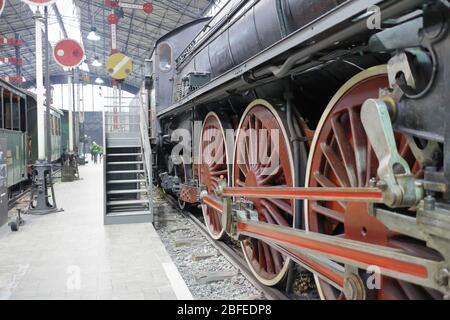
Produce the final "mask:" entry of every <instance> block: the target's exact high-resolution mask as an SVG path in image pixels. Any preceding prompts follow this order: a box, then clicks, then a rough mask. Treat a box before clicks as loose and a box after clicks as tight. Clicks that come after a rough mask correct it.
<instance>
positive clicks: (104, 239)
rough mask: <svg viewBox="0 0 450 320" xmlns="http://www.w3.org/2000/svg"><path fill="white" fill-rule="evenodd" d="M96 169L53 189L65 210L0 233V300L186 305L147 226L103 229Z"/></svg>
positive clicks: (180, 282) (181, 284)
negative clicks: (175, 302)
mask: <svg viewBox="0 0 450 320" xmlns="http://www.w3.org/2000/svg"><path fill="white" fill-rule="evenodd" d="M102 171H103V170H102V166H101V165H100V164H98V165H94V164H87V165H86V166H81V167H80V176H81V178H82V180H79V181H75V182H66V183H57V184H56V185H55V192H56V199H57V204H58V206H59V207H61V208H63V209H64V211H63V212H60V213H54V214H49V215H46V216H30V215H24V216H23V217H24V219H25V220H26V224H25V225H24V226H23V227H21V228H20V230H19V231H18V232H11V231H10V229H9V227H8V226H3V227H2V228H1V229H0V299H44V300H45V299H192V295H191V293H190V292H189V289H188V288H187V286H186V284H185V283H184V281H183V279H182V278H181V276H180V274H179V273H178V270H177V269H176V268H175V265H174V264H173V262H172V261H171V259H170V257H169V255H168V253H167V252H166V250H165V248H164V245H163V244H162V242H161V240H160V239H159V237H158V235H157V233H156V231H155V229H154V227H153V225H152V224H130V225H111V226H104V225H103V207H102V206H103V196H102V192H103V186H102V182H103V177H102Z"/></svg>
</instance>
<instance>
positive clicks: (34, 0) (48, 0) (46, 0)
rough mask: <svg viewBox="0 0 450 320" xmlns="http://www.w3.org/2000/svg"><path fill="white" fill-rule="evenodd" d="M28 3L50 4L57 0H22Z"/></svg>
mask: <svg viewBox="0 0 450 320" xmlns="http://www.w3.org/2000/svg"><path fill="white" fill-rule="evenodd" d="M22 1H23V2H26V3H28V4H33V5H35V6H49V5H51V4H54V3H55V2H56V1H57V0H22Z"/></svg>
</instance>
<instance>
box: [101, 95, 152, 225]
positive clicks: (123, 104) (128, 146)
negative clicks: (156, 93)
mask: <svg viewBox="0 0 450 320" xmlns="http://www.w3.org/2000/svg"><path fill="white" fill-rule="evenodd" d="M110 99H111V101H112V103H110V104H108V105H107V106H105V112H104V128H105V130H104V132H105V133H104V145H105V161H104V162H103V169H104V179H103V180H104V223H105V224H124V223H145V222H153V212H152V211H153V210H152V200H151V199H152V175H151V173H152V159H151V155H152V152H151V146H150V141H149V134H148V111H147V110H148V106H147V105H146V103H145V99H144V98H143V97H142V96H140V95H138V96H136V97H135V98H134V99H132V100H130V99H128V100H127V99H124V98H122V97H118V98H110Z"/></svg>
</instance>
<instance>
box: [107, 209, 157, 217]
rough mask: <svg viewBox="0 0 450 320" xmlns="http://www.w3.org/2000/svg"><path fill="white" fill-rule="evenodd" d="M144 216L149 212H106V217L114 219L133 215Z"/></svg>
mask: <svg viewBox="0 0 450 320" xmlns="http://www.w3.org/2000/svg"><path fill="white" fill-rule="evenodd" d="M144 214H150V211H148V210H142V211H122V212H121V211H117V212H108V213H107V214H106V215H107V216H110V217H116V216H134V215H144Z"/></svg>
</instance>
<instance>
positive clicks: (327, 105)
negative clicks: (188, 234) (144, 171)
mask: <svg viewBox="0 0 450 320" xmlns="http://www.w3.org/2000/svg"><path fill="white" fill-rule="evenodd" d="M449 9H450V5H449V2H448V1H445V0H395V1H390V0H349V1H346V0H250V1H239V0H234V1H230V2H229V3H228V4H227V5H226V6H225V7H224V8H223V9H222V10H221V12H219V14H218V15H217V16H216V17H214V18H212V19H200V20H197V21H194V22H192V23H190V24H188V25H185V26H183V27H181V28H178V29H176V30H174V31H173V32H171V33H169V34H167V35H165V36H164V37H162V38H161V39H159V40H158V41H157V43H156V45H155V49H154V52H153V54H152V58H151V62H152V71H151V72H150V73H149V74H148V75H147V77H146V82H145V87H144V89H143V90H144V92H143V94H144V96H145V97H146V99H147V102H148V103H149V105H150V106H151V117H150V119H151V123H150V127H151V141H152V145H153V151H154V153H155V161H154V162H155V163H154V166H155V176H157V177H158V183H159V184H160V185H161V187H162V188H164V189H165V190H166V191H168V192H172V193H174V194H176V195H177V196H178V198H179V203H180V206H181V207H185V206H186V205H195V204H201V207H202V211H203V215H204V220H205V224H206V225H207V227H208V230H209V232H210V233H211V235H212V236H213V237H214V238H215V239H217V240H219V239H222V238H223V237H225V236H232V237H236V239H239V240H240V241H241V244H242V248H243V253H244V256H245V258H246V260H247V262H248V264H249V266H250V268H251V270H252V272H253V273H254V274H255V276H256V277H257V278H258V279H259V281H261V283H263V284H265V285H268V286H280V285H283V284H284V283H285V282H286V279H287V275H288V274H289V272H290V270H291V269H292V268H293V265H294V264H295V263H298V264H300V265H301V266H303V267H305V268H307V269H308V270H310V271H311V272H312V273H313V274H314V277H315V280H316V284H317V288H318V291H319V293H320V296H321V297H322V298H323V299H343V298H344V299H442V298H444V297H446V298H448V297H449V292H450V286H449V285H450V282H449V270H450V242H449V237H450V232H449V231H450V220H449V216H450V215H449V214H450V207H449V198H450V197H449V195H450V193H449V179H450V148H449V147H448V145H447V140H448V139H449V138H450V112H449V109H448V108H449V106H448V103H449V101H450V90H449V89H450V88H449V82H448V79H449V76H450V69H449V68H450V67H449V66H450V63H449V62H450V61H449V57H450V36H449ZM199 123H200V125H199ZM271 131H274V132H277V133H278V137H277V139H275V138H273V137H271V136H270V135H269V134H267V132H271ZM180 132H187V133H189V135H183V134H181V133H180ZM229 132H232V134H228V133H229ZM179 145H182V146H183V148H181V149H177V146H179ZM261 149H263V150H264V152H263V153H266V156H267V157H268V158H269V160H271V163H276V165H275V166H273V165H271V166H268V165H267V164H266V163H265V162H263V161H262V159H261V157H260V156H261ZM174 150H181V151H179V152H178V151H177V152H175V153H174ZM174 154H175V155H174ZM377 276H378V277H377ZM369 284H371V285H369Z"/></svg>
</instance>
